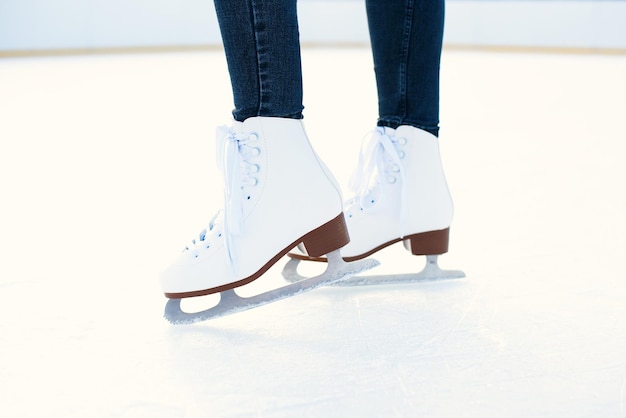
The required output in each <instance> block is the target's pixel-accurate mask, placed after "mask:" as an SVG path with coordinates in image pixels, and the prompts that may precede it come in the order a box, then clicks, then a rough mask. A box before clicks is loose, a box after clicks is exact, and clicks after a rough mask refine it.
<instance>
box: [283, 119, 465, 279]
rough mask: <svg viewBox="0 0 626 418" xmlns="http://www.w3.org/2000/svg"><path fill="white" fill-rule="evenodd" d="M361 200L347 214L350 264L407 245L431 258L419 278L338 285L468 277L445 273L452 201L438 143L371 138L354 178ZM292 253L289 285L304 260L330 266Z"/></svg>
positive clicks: (405, 135) (411, 132) (395, 135)
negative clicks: (442, 260) (442, 266)
mask: <svg viewBox="0 0 626 418" xmlns="http://www.w3.org/2000/svg"><path fill="white" fill-rule="evenodd" d="M350 188H351V190H352V191H353V192H354V193H355V197H354V198H352V199H351V200H349V201H348V202H347V203H346V208H345V210H344V213H345V216H346V223H347V225H348V232H349V234H350V243H349V244H348V245H346V246H345V247H344V248H343V249H342V251H341V253H342V256H343V258H344V260H345V261H355V260H361V259H364V258H366V257H368V256H370V255H372V254H374V253H375V252H377V251H379V250H381V249H383V248H385V247H388V246H389V245H392V244H395V243H397V242H400V241H403V242H404V246H405V247H406V249H407V250H409V251H410V252H411V253H412V254H413V255H425V256H426V257H427V260H426V261H427V262H426V267H424V269H423V270H422V271H421V272H419V273H408V274H400V275H382V276H357V277H352V278H351V279H349V280H343V281H341V282H340V283H337V284H338V285H366V284H388V283H408V282H419V281H427V280H437V279H451V278H461V277H465V274H464V273H463V272H462V271H457V270H442V269H440V268H439V266H438V264H437V258H438V256H439V255H441V254H443V253H445V252H447V251H448V238H449V231H450V223H451V221H452V213H453V206H452V199H451V197H450V192H449V190H448V186H447V183H446V179H445V176H444V172H443V167H442V164H441V158H440V153H439V141H438V139H437V138H436V137H435V136H434V135H432V134H430V133H428V132H426V131H423V130H421V129H417V128H414V127H411V126H400V127H398V129H391V128H383V127H378V128H377V129H376V130H375V131H374V132H373V133H372V135H371V136H369V137H368V138H366V140H365V141H364V143H363V146H362V148H361V153H360V155H359V163H358V166H357V169H356V171H355V172H354V175H353V177H352V181H351V185H350ZM298 250H299V251H294V252H291V253H289V256H290V257H291V260H290V261H289V262H288V263H287V264H286V265H285V268H284V269H283V276H284V277H285V279H287V280H288V281H293V282H298V281H299V280H302V276H300V274H299V273H298V271H297V269H298V265H299V263H300V262H301V261H303V260H308V261H326V259H325V258H324V257H316V256H314V255H313V254H311V253H309V252H307V251H306V249H305V248H303V247H302V246H299V247H298Z"/></svg>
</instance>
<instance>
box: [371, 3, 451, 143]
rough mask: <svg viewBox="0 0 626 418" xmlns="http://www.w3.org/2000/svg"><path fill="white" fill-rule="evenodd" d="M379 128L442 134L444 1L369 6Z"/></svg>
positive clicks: (372, 4) (374, 4)
mask: <svg viewBox="0 0 626 418" xmlns="http://www.w3.org/2000/svg"><path fill="white" fill-rule="evenodd" d="M366 7H367V16H368V24H369V30H370V39H371V43H372V53H373V56H374V69H375V72H376V85H377V88H378V111H379V119H378V125H379V126H389V127H392V128H396V127H398V126H400V125H411V126H415V127H417V128H420V129H424V130H426V131H428V132H430V133H432V134H434V135H435V136H437V135H438V133H439V68H440V61H441V48H442V42H443V23H444V8H445V4H444V0H366Z"/></svg>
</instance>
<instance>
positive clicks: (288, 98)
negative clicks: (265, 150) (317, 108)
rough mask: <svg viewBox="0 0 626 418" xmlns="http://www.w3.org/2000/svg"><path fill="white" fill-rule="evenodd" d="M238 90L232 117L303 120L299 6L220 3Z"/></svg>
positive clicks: (276, 0)
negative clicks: (269, 117)
mask: <svg viewBox="0 0 626 418" xmlns="http://www.w3.org/2000/svg"><path fill="white" fill-rule="evenodd" d="M215 9H216V12H217V18H218V22H219V25H220V31H221V34H222V40H223V43H224V50H225V53H226V61H227V63H228V71H229V73H230V80H231V85H232V89H233V98H234V102H235V109H234V110H233V117H234V118H235V120H237V121H240V122H242V121H244V120H245V119H247V118H249V117H253V116H275V117H290V118H295V119H300V118H302V109H303V106H302V67H301V58H300V39H299V32H298V18H297V10H296V0H215Z"/></svg>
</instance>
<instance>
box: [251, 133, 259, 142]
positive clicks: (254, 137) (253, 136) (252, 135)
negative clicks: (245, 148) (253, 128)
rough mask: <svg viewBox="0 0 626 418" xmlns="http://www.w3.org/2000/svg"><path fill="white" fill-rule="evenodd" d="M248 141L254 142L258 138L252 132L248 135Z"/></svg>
mask: <svg viewBox="0 0 626 418" xmlns="http://www.w3.org/2000/svg"><path fill="white" fill-rule="evenodd" d="M248 139H249V140H250V141H256V140H257V139H259V136H258V135H257V134H256V132H252V133H251V134H249V135H248Z"/></svg>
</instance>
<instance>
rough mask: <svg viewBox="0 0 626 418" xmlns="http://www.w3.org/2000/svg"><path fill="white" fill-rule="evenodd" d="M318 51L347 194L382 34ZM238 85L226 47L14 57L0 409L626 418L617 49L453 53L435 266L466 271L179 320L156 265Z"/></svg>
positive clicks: (8, 87) (625, 102) (269, 281)
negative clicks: (353, 45)
mask: <svg viewBox="0 0 626 418" xmlns="http://www.w3.org/2000/svg"><path fill="white" fill-rule="evenodd" d="M303 61H304V62H303V65H304V75H305V106H306V109H305V123H306V126H307V129H308V131H309V135H310V137H311V140H312V142H313V144H314V146H315V147H316V149H317V150H318V152H319V154H320V155H321V156H322V157H323V158H324V159H325V160H326V162H327V163H328V165H329V166H330V168H331V169H332V170H333V171H334V172H335V173H336V175H337V177H338V179H339V181H340V182H341V184H342V185H344V186H346V185H347V183H348V178H349V175H350V172H351V170H352V168H353V166H354V165H355V164H356V156H357V151H358V147H359V144H360V141H361V138H362V137H363V136H364V135H365V134H366V133H367V132H368V131H369V130H370V129H372V128H373V127H374V124H375V119H376V114H377V112H376V97H375V86H374V80H373V72H372V63H371V58H370V53H369V50H367V49H365V48H364V49H306V48H305V50H304V51H303ZM231 101H232V99H231V93H230V87H229V81H228V77H227V73H226V68H225V61H224V59H223V56H222V52H221V51H219V50H217V51H213V52H211V51H209V52H193V53H170V54H152V55H149V54H145V55H104V56H84V57H57V58H21V59H3V60H0V182H1V189H0V190H1V196H2V203H1V205H0V208H1V216H0V237H1V238H0V245H1V247H0V254H1V260H2V261H1V263H0V315H1V316H2V319H1V321H0V350H1V351H0V353H1V355H0V411H2V415H3V416H6V417H44V416H46V417H81V418H85V417H116V418H137V417H151V418H159V417H168V418H177V417H190V418H191V417H194V418H195V417H348V416H354V417H356V416H360V417H382V416H385V417H387V416H390V417H391V416H392V417H498V418H501V417H568V418H572V417H626V270H625V268H624V252H625V250H626V245H625V244H626V238H625V237H626V222H625V220H624V217H625V215H624V214H625V213H626V192H625V187H624V179H625V178H626V168H625V164H624V159H625V157H626V155H625V154H626V145H625V140H626V128H625V125H624V115H625V108H626V56H601V55H597V56H596V55H547V54H513V53H484V52H461V51H453V50H446V51H444V58H443V62H442V112H441V126H442V130H441V147H442V154H443V159H444V164H445V169H446V173H447V177H448V182H449V184H450V188H451V190H452V193H453V197H454V200H455V209H456V212H455V219H454V222H453V225H452V230H451V247H450V252H449V253H448V254H447V255H445V256H443V257H441V259H440V264H441V265H442V267H444V268H453V269H463V270H464V271H465V272H466V274H467V278H465V279H461V280H453V281H443V282H431V283H419V284H412V285H402V286H382V287H369V288H324V289H320V290H317V291H315V292H312V293H309V294H306V295H302V296H299V297H296V298H293V299H289V300H285V301H281V302H277V303H275V304H273V305H268V306H265V307H262V308H259V309H257V310H253V311H249V312H245V313H242V314H238V315H235V316H231V317H227V318H222V319H218V320H215V321H213V322H207V323H202V324H198V325H193V326H171V325H169V324H168V323H167V322H166V321H165V320H164V319H163V318H162V312H163V306H164V304H165V298H164V297H163V296H162V294H161V291H160V289H159V286H158V281H157V277H158V273H159V271H160V270H161V269H162V268H163V267H164V266H165V265H166V263H167V259H168V258H169V257H170V256H172V255H174V254H175V253H177V252H178V251H179V250H180V249H181V248H182V247H183V246H184V245H185V244H186V242H187V240H189V239H191V238H192V237H193V236H194V235H195V234H196V233H197V232H199V230H200V229H202V228H203V227H204V226H205V224H206V223H207V222H208V220H209V218H210V217H211V216H212V215H213V213H214V211H215V210H217V209H218V208H219V207H220V206H221V196H222V194H221V179H220V177H219V174H218V172H217V170H216V168H215V145H214V129H215V127H216V125H220V124H227V123H229V120H230V110H231V107H232V105H231ZM293 175H296V176H297V173H293ZM302 187H306V179H303V180H302ZM288 202H289V200H288V197H285V201H284V202H281V203H280V204H289V203H288ZM376 258H378V259H379V260H380V261H381V262H382V266H381V267H379V268H378V269H377V270H375V271H373V272H372V273H385V272H389V273H390V272H409V271H412V270H417V269H420V268H421V266H422V264H423V260H422V259H421V258H418V257H412V256H410V255H409V254H408V253H407V252H406V251H405V250H404V249H403V248H402V246H399V245H398V246H395V247H392V248H390V249H388V250H386V251H384V252H383V253H382V254H378V255H377V256H376ZM283 264H284V260H283V261H280V262H279V265H277V267H276V268H274V269H272V270H271V271H270V273H268V274H267V275H266V276H264V277H263V278H262V279H261V280H260V281H258V282H256V283H255V284H253V288H252V289H248V290H246V291H248V292H254V291H257V290H258V289H262V288H265V287H269V286H275V285H278V284H279V283H280V269H281V268H282V265H283ZM255 286H256V287H255Z"/></svg>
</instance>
